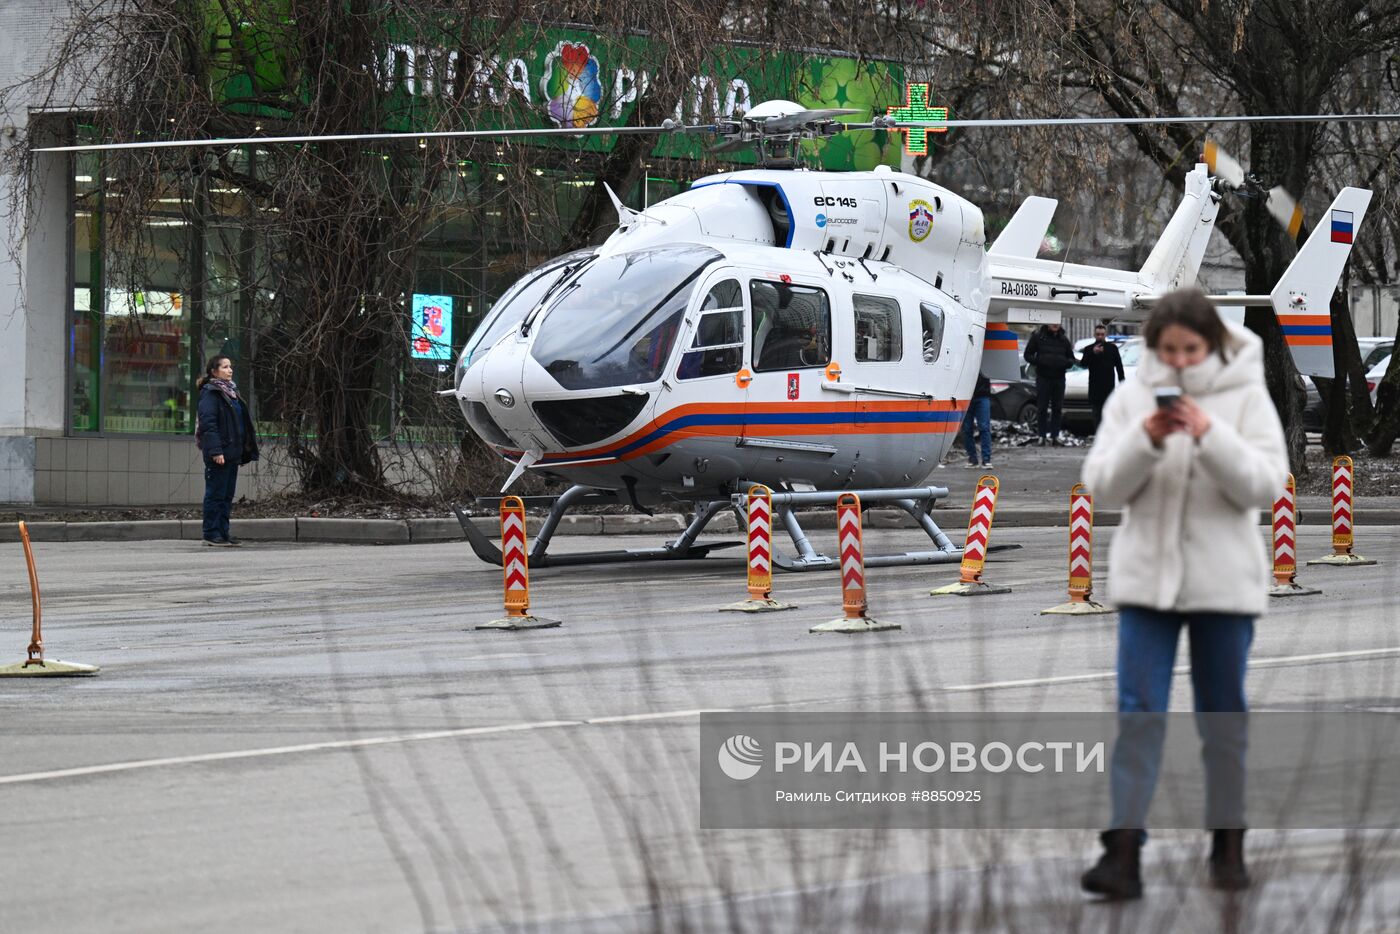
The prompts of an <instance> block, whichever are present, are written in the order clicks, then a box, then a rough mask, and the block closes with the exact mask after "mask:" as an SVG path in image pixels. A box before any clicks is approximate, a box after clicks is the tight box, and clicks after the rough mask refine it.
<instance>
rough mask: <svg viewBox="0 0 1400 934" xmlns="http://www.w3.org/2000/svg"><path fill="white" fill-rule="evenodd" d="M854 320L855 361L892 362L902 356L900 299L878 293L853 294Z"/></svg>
mask: <svg viewBox="0 0 1400 934" xmlns="http://www.w3.org/2000/svg"><path fill="white" fill-rule="evenodd" d="M851 298H852V307H853V308H854V309H855V319H856V360H858V361H860V362H862V363H893V362H895V361H897V360H898V359H899V358H900V357H901V356H903V347H904V343H903V340H902V339H901V335H902V332H901V330H900V322H899V317H900V314H899V302H897V301H895V300H894V299H892V298H884V297H881V296H879V295H860V294H857V295H853V296H852V297H851Z"/></svg>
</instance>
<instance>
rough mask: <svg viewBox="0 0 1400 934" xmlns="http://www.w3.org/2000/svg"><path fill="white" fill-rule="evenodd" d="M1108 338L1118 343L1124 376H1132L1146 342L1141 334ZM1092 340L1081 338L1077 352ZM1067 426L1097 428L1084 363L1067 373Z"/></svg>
mask: <svg viewBox="0 0 1400 934" xmlns="http://www.w3.org/2000/svg"><path fill="white" fill-rule="evenodd" d="M1109 340H1111V341H1114V342H1115V343H1117V344H1118V354H1119V356H1121V357H1122V358H1123V375H1124V376H1126V377H1128V378H1132V375H1133V371H1134V370H1136V369H1137V365H1138V361H1139V360H1141V359H1142V351H1143V348H1144V347H1145V346H1146V342H1145V341H1143V339H1142V338H1141V337H1124V336H1121V335H1115V336H1113V337H1110V338H1109ZM1093 342H1094V339H1093V338H1092V337H1091V338H1088V339H1086V340H1082V341H1078V342H1077V343H1076V344H1075V345H1074V352H1075V354H1076V355H1078V354H1079V353H1080V352H1081V351H1082V350H1083V349H1084V348H1085V347H1088V346H1089V345H1090V344H1092V343H1093ZM1064 425H1065V427H1066V428H1067V429H1069V430H1070V431H1073V432H1076V433H1079V434H1088V433H1089V432H1090V431H1092V430H1093V428H1094V409H1093V407H1092V406H1091V405H1089V371H1088V370H1086V369H1084V367H1082V366H1078V365H1076V366H1075V367H1074V369H1072V370H1070V371H1069V372H1068V373H1066V374H1065V408H1064Z"/></svg>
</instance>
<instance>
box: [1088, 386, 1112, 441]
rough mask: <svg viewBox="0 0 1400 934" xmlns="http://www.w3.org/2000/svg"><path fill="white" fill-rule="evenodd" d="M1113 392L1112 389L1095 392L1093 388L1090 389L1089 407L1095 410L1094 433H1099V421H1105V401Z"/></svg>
mask: <svg viewBox="0 0 1400 934" xmlns="http://www.w3.org/2000/svg"><path fill="white" fill-rule="evenodd" d="M1112 394H1113V390H1112V389H1109V390H1108V391H1107V392H1102V393H1097V392H1094V391H1093V390H1092V389H1091V390H1089V407H1090V408H1091V409H1093V410H1094V432H1093V433H1094V434H1098V433H1099V422H1101V421H1103V407H1104V403H1106V402H1107V401H1108V397H1109V396H1110V395H1112Z"/></svg>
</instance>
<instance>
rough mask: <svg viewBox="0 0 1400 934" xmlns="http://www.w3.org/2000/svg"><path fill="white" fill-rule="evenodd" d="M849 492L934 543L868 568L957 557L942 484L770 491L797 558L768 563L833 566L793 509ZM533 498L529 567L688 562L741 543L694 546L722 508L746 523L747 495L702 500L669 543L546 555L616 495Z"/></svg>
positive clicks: (479, 550)
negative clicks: (896, 515)
mask: <svg viewBox="0 0 1400 934" xmlns="http://www.w3.org/2000/svg"><path fill="white" fill-rule="evenodd" d="M752 485H753V484H746V483H741V484H738V485H737V486H738V488H739V489H748V488H749V487H750V486H752ZM847 492H851V493H855V494H856V495H858V496H859V497H860V499H861V503H862V504H863V505H869V504H874V503H885V504H888V505H891V506H894V507H895V508H897V509H901V510H903V511H904V512H906V513H908V514H909V515H910V516H911V517H912V518H913V519H914V521H915V522H917V523H918V524H919V527H920V528H922V529H923V530H924V532H925V533H927V534H928V537H929V538H930V539H931V540H932V542H933V545H934V546H935V547H934V549H933V550H929V551H906V552H902V553H898V554H884V555H874V554H867V555H866V556H865V566H866V567H894V566H898V565H910V564H951V563H954V562H957V561H960V560H962V549H961V548H959V547H957V546H956V545H954V544H953V543H952V541H950V540H949V538H948V536H947V535H945V534H944V533H943V530H942V529H940V528H939V527H938V523H936V522H934V521H933V517H932V516H931V515H929V509H930V508H931V507H932V506H933V503H934V502H935V501H936V500H938V499H941V498H942V497H944V496H947V495H948V490H947V488H945V487H938V486H930V487H913V488H908V489H888V490H837V491H824V492H817V491H813V492H787V491H775V492H774V493H773V494H772V497H773V508H774V511H776V512H777V514H778V517H779V519H780V520H781V521H782V523H783V528H784V529H785V530H786V531H787V533H788V536H789V537H790V538H791V539H792V543H793V547H794V548H795V549H796V550H797V555H796V557H787V556H785V555H783V554H782V553H781V552H780V551H778V550H777V549H776V548H775V549H774V550H773V563H774V564H775V565H776V566H777V567H778V568H780V569H782V570H784V571H816V570H826V569H832V568H835V567H836V561H835V560H834V559H832V558H831V557H829V556H827V555H824V554H821V553H820V552H818V551H817V550H816V549H815V548H813V547H812V543H811V542H810V541H809V540H808V538H807V534H806V532H804V531H803V529H802V525H801V523H800V522H799V521H798V519H797V513H796V512H795V511H794V508H795V507H797V506H816V505H831V504H834V503H835V502H836V498H837V497H838V496H840V495H841V494H842V493H847ZM535 499H537V498H536V497H528V498H527V505H541V506H543V505H546V504H547V505H548V506H549V515H547V516H546V517H545V520H544V524H543V525H541V526H540V530H539V532H538V533H536V535H535V537H534V542H533V544H532V547H531V548H530V566H531V567H537V568H547V567H567V566H570V565H581V564H613V563H622V562H628V561H691V560H696V559H699V558H704V557H705V556H706V555H708V554H709V553H710V552H712V551H717V550H719V549H721V548H733V547H735V546H737V545H742V544H743V542H706V543H704V544H697V542H696V539H698V538H699V537H700V533H701V532H703V531H704V530H705V527H706V526H707V525H709V524H710V522H711V520H713V519H714V517H715V516H717V515H718V514H719V513H720V512H721V511H723V510H724V509H726V508H728V509H733V510H734V513H735V516H736V517H737V518H738V519H739V521H740V525H741V526H746V525H747V524H748V523H747V519H746V517H745V514H744V513H745V509H746V508H747V497H746V496H745V495H743V494H735V495H734V496H732V497H731V499H730V500H728V501H726V500H714V501H710V502H701V503H698V504H697V505H696V510H695V517H694V518H693V519H691V521H690V524H689V525H687V526H686V528H685V531H683V532H681V534H680V535H679V536H678V537H677V538H676V539H675V541H672V542H668V543H666V544H665V545H662V546H661V547H659V548H629V549H616V550H613V551H592V552H574V553H569V554H555V555H552V554H549V551H548V549H549V543H550V541H551V540H552V539H553V537H554V533H555V531H556V530H557V529H558V528H559V523H560V522H561V521H562V520H563V518H564V513H566V512H567V511H568V510H569V509H571V508H573V507H574V506H581V505H598V504H605V503H606V504H617V503H619V502H621V501H620V500H619V499H618V497H617V496H616V494H614V493H612V492H610V491H603V490H596V489H591V488H589V487H583V486H575V487H570V488H569V489H568V490H565V491H564V493H563V495H561V496H559V497H557V498H556V497H538V502H537V503H536V502H531V500H535ZM478 502H479V503H480V505H483V506H491V505H496V504H497V501H495V500H492V499H482V500H479V501H478ZM452 511H453V512H454V513H456V515H457V522H458V523H459V524H460V525H461V526H462V534H463V535H465V536H466V539H467V544H469V545H470V546H471V549H472V551H474V552H475V553H476V556H477V557H478V558H480V559H481V560H482V561H485V562H487V563H488V564H495V565H497V566H499V565H500V564H501V550H500V548H498V547H496V544H495V542H493V541H492V540H491V539H490V538H489V537H488V536H487V535H486V534H485V533H484V532H482V531H481V530H480V529H478V528H477V527H476V525H475V524H474V523H473V522H472V520H471V518H470V517H468V516H467V515H466V514H465V513H463V512H462V511H461V510H460V509H458V508H457V507H456V506H453V507H452ZM1019 547H1020V546H1019V545H993V546H991V547H989V548H988V549H987V550H988V551H989V552H990V551H1002V550H1005V549H1010V548H1019Z"/></svg>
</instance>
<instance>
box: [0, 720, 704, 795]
mask: <svg viewBox="0 0 1400 934" xmlns="http://www.w3.org/2000/svg"><path fill="white" fill-rule="evenodd" d="M723 712H725V711H722V710H672V711H663V712H659V713H634V714H622V715H619V716H614V717H595V718H594V719H592V720H539V721H535V722H531V723H505V724H501V725H499V726H474V727H464V728H462V729H458V730H431V731H429V732H425V733H405V734H401V735H398V736H367V737H365V738H363V739H343V740H333V741H330V742H324V743H302V744H300V745H297V746H271V747H267V748H263V749H236V750H231V751H229V752H209V753H202V754H200V755H194V756H168V757H166V758H162V759H135V760H132V761H130V762H109V763H107V764H105V765H85V766H78V767H75V768H71V769H54V770H52V771H49V772H23V773H20V774H16V775H0V785H18V784H21V783H25V782H42V781H48V780H50V779H55V778H78V777H81V776H84V775H103V774H107V773H110V772H133V771H137V770H139V769H154V768H159V767H161V766H167V765H197V764H199V763H202V762H227V761H230V760H237V759H261V758H267V757H270V756H289V755H294V754H296V753H302V752H326V751H330V750H336V749H362V748H365V747H368V746H391V745H395V744H399V743H416V742H422V741H424V740H433V739H456V738H459V737H463V736H490V735H492V734H499V733H522V732H526V731H528V730H544V729H552V728H554V727H561V726H585V725H591V724H605V723H628V722H636V721H641V720H672V719H680V718H683V717H696V716H699V715H700V714H702V713H723Z"/></svg>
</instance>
